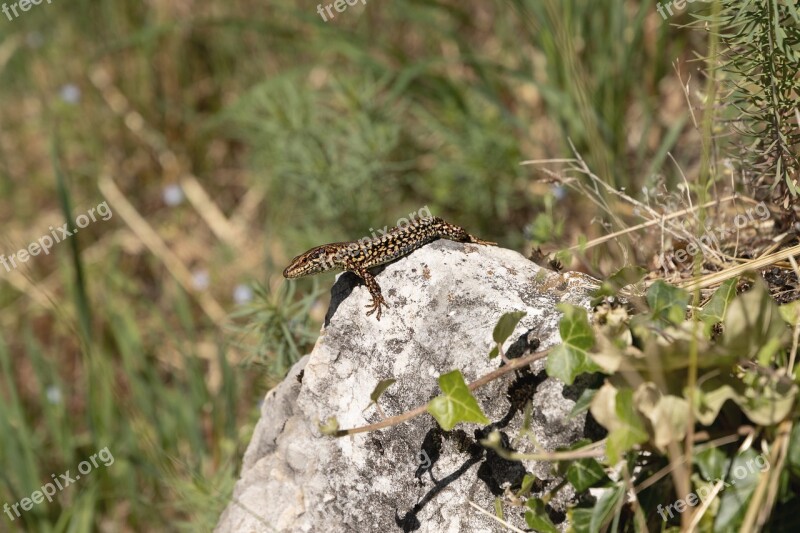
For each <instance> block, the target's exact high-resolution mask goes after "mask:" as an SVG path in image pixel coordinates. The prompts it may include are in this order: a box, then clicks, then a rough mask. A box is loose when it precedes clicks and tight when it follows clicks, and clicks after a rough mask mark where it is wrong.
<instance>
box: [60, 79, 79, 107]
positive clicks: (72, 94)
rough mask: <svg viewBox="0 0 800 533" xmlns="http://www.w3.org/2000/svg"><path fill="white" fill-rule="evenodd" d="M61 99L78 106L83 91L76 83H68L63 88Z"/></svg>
mask: <svg viewBox="0 0 800 533" xmlns="http://www.w3.org/2000/svg"><path fill="white" fill-rule="evenodd" d="M60 95H61V99H62V100H64V101H65V102H66V103H68V104H73V105H74V104H77V103H78V102H80V101H81V90H80V88H79V87H78V86H77V85H75V84H74V83H68V84H66V85H64V86H63V87H61V92H60Z"/></svg>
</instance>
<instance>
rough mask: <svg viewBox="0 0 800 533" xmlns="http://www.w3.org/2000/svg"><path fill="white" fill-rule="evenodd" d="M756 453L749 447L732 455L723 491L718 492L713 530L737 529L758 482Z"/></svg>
mask: <svg viewBox="0 0 800 533" xmlns="http://www.w3.org/2000/svg"><path fill="white" fill-rule="evenodd" d="M757 455H758V454H756V452H754V451H753V450H752V448H751V449H748V450H746V451H745V452H744V453H742V454H741V455H737V456H736V457H734V459H733V461H732V463H731V467H730V469H729V470H728V472H729V476H728V479H727V480H725V487H724V491H723V492H721V494H720V503H719V511H718V512H717V516H716V519H715V521H714V531H739V526H741V524H742V520H743V519H744V514H745V512H746V511H747V503H748V501H749V500H750V496H752V495H753V491H755V489H756V485H757V484H758V478H759V476H760V475H761V472H760V469H759V468H758V467H757V466H756V465H757V461H756V457H757Z"/></svg>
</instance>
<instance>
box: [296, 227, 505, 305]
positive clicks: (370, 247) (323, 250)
mask: <svg viewBox="0 0 800 533" xmlns="http://www.w3.org/2000/svg"><path fill="white" fill-rule="evenodd" d="M436 239H448V240H451V241H456V242H469V243H474V244H484V245H488V246H494V245H495V244H497V243H494V242H489V241H484V240H481V239H479V238H477V237H474V236H472V235H470V234H469V233H467V232H466V231H465V230H464V228H461V227H460V226H456V225H455V224H450V223H448V222H445V221H444V220H443V219H441V218H439V217H423V218H420V219H418V220H414V221H412V222H411V223H409V224H405V225H401V226H397V227H395V228H392V229H390V230H389V231H387V232H386V233H384V234H383V235H380V236H375V237H372V238H366V237H365V238H363V239H361V240H358V241H352V242H333V243H330V244H323V245H322V246H317V247H314V248H311V249H310V250H308V251H307V252H305V253H303V254H300V255H298V256H297V257H295V258H294V259H292V262H291V263H290V264H289V266H287V267H286V269H285V270H284V271H283V277H285V278H287V279H294V278H300V277H303V276H310V275H313V274H319V273H321V272H327V271H330V270H344V271H347V272H352V273H353V274H355V275H356V276H358V277H359V278H361V279H362V280H364V284H365V285H366V286H367V290H369V293H370V296H372V303H371V304H370V305H367V306H366V307H367V309H369V311H367V316H370V315H371V314H373V313H375V312H376V311H377V314H376V315H375V318H376V319H377V320H380V319H381V306H385V307H386V308H388V307H389V304H388V303H386V300H385V299H384V297H383V295H382V294H381V288H380V285H378V282H377V281H376V280H375V276H374V275H373V274H372V273H370V271H369V269H371V268H373V267H376V266H379V265H383V264H385V263H389V262H391V261H394V260H395V259H399V258H401V257H404V256H406V255H408V254H410V253H411V252H413V251H414V250H417V249H419V248H422V247H423V246H425V245H426V244H428V243H430V242H432V241H435V240H436Z"/></svg>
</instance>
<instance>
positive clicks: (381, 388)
mask: <svg viewBox="0 0 800 533" xmlns="http://www.w3.org/2000/svg"><path fill="white" fill-rule="evenodd" d="M396 381H397V380H396V379H394V378H389V379H383V380H381V381H379V382H378V384H377V385H375V388H374V389H373V390H372V394H370V395H369V399H370V400H372V402H373V403H378V398H380V397H381V394H383V393H384V392H386V389H388V388H389V387H391V386H392V385H393V384H394V383H395V382H396Z"/></svg>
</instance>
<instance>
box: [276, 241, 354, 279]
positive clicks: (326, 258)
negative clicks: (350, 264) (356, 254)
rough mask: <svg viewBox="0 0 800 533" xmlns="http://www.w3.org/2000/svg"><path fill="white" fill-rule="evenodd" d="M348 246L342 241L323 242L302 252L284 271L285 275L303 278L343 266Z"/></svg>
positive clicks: (285, 276) (286, 276) (289, 277)
mask: <svg viewBox="0 0 800 533" xmlns="http://www.w3.org/2000/svg"><path fill="white" fill-rule="evenodd" d="M345 251H346V247H345V246H344V245H343V244H342V243H334V244H323V245H322V246H317V247H316V248H312V249H310V250H309V251H307V252H306V253H304V254H300V255H298V256H297V257H295V258H294V259H292V262H291V263H290V264H289V266H288V267H286V269H285V270H284V271H283V277H284V278H288V279H292V278H301V277H303V276H310V275H312V274H319V273H320V272H326V271H328V270H333V269H335V268H342V266H343V258H344V255H345Z"/></svg>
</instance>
